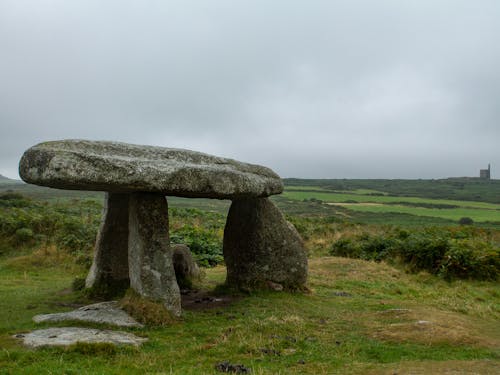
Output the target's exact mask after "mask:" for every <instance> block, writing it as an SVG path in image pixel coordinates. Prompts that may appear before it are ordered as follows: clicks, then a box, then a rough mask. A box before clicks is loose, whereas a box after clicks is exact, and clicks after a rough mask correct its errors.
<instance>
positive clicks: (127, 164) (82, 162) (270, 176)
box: [19, 140, 283, 199]
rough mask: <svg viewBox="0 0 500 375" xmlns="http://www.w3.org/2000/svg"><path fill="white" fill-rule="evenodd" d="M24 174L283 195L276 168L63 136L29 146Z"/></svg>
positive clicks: (42, 179) (154, 188)
mask: <svg viewBox="0 0 500 375" xmlns="http://www.w3.org/2000/svg"><path fill="white" fill-rule="evenodd" d="M19 173H20V176H21V178H22V179H23V180H24V181H26V182H28V183H31V184H35V185H42V186H49V187H55V188H59V189H76V190H102V191H109V192H117V193H127V192H136V191H140V192H151V193H160V194H163V195H176V196H181V197H193V198H218V199H236V198H243V197H247V198H248V197H267V196H269V195H272V194H280V193H281V192H282V191H283V182H282V181H281V179H280V177H279V176H278V175H277V174H276V173H274V172H273V171H272V170H271V169H269V168H266V167H263V166H260V165H255V164H248V163H242V162H239V161H236V160H233V159H227V158H222V157H217V156H213V155H208V154H204V153H201V152H196V151H190V150H183V149H176V148H166V147H155V146H141V145H133V144H127V143H120V142H105V141H88V140H61V141H50V142H43V143H40V144H38V145H36V146H33V147H31V148H30V149H28V150H27V151H26V152H25V153H24V155H23V157H22V158H21V161H20V163H19Z"/></svg>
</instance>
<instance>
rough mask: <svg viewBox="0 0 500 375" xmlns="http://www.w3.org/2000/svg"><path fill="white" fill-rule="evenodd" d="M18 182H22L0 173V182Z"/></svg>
mask: <svg viewBox="0 0 500 375" xmlns="http://www.w3.org/2000/svg"><path fill="white" fill-rule="evenodd" d="M20 183H22V182H21V181H19V180H13V179H11V178H8V177H5V176H2V175H1V174H0V184H20Z"/></svg>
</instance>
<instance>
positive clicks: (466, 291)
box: [309, 257, 500, 348]
mask: <svg viewBox="0 0 500 375" xmlns="http://www.w3.org/2000/svg"><path fill="white" fill-rule="evenodd" d="M309 280H310V286H311V288H312V289H313V291H319V290H321V288H329V287H330V288H331V286H332V285H339V286H341V287H342V288H343V289H345V291H346V292H348V293H350V294H352V295H353V296H354V297H358V298H362V297H363V296H367V295H369V296H370V303H372V308H371V309H367V310H365V311H357V312H356V314H355V315H356V320H357V321H358V322H362V325H363V327H364V328H363V331H364V332H365V334H366V335H367V336H370V337H372V338H375V339H378V340H384V341H389V342H396V343H408V342H414V343H421V344H426V345H433V344H451V345H468V346H476V347H487V348H498V347H500V325H499V324H498V318H499V315H500V313H499V299H498V294H495V290H496V291H498V286H495V284H492V283H481V282H470V281H458V282H455V283H449V282H446V281H443V280H440V279H439V278H437V277H435V276H432V275H429V274H426V273H421V274H418V275H414V274H407V273H405V272H404V270H400V269H396V268H394V267H391V266H390V265H388V264H386V263H376V262H373V261H363V260H359V259H347V258H337V257H328V258H321V259H311V260H310V279H309ZM374 310H375V311H374Z"/></svg>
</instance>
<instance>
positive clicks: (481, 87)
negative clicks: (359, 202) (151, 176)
mask: <svg viewBox="0 0 500 375" xmlns="http://www.w3.org/2000/svg"><path fill="white" fill-rule="evenodd" d="M0 135H1V139H0V174H3V175H6V176H8V177H12V178H19V177H18V174H17V165H18V161H19V158H20V157H21V155H22V153H23V152H24V150H25V149H27V148H28V147H30V146H32V145H34V144H36V143H38V142H42V141H45V140H54V139H67V138H87V139H96V140H116V141H123V142H130V143H137V144H151V145H159V146H166V147H179V148H187V149H194V150H198V151H203V152H207V153H212V154H216V155H220V156H226V157H231V158H235V159H238V160H241V161H247V162H251V163H257V164H263V165H266V166H269V167H271V168H272V169H274V170H275V171H276V172H278V173H279V174H280V175H281V176H282V177H311V178H313V177H314V178H441V177H451V176H478V174H479V169H480V168H485V167H487V164H488V163H489V162H490V163H491V164H492V177H494V178H500V1H499V0H468V1H460V0H448V1H446V0H428V1H426V0H392V1H385V0H365V1H362V0H346V1H337V0H325V1H319V0H316V1H315V0H302V1H298V0H297V1H293V0H282V1H279V0H265V1H259V0H248V1H245V0H227V1H219V0H199V1H189V0H179V1H166V0H164V1H160V0H158V1H145V0H137V1H125V0H119V1H110V0H107V1H106V0H96V1H92V0H65V1H63V0H60V1H57V0H52V1H43V0H33V1H25V0H0Z"/></svg>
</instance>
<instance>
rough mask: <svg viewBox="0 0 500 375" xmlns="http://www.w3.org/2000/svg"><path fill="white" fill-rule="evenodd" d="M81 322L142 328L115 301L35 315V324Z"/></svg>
mask: <svg viewBox="0 0 500 375" xmlns="http://www.w3.org/2000/svg"><path fill="white" fill-rule="evenodd" d="M71 320H73V321H75V320H76V321H81V322H90V323H102V324H111V325H115V326H119V327H143V325H142V324H141V323H139V322H137V321H136V320H135V319H134V318H132V317H131V316H130V315H128V314H127V313H126V312H125V311H123V310H122V309H121V308H120V307H119V306H118V302H117V301H109V302H100V303H95V304H93V305H88V306H83V307H80V308H79V309H76V310H73V311H68V312H64V313H55V314H41V315H35V316H34V317H33V321H34V322H35V323H46V322H49V323H52V322H64V321H71Z"/></svg>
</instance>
